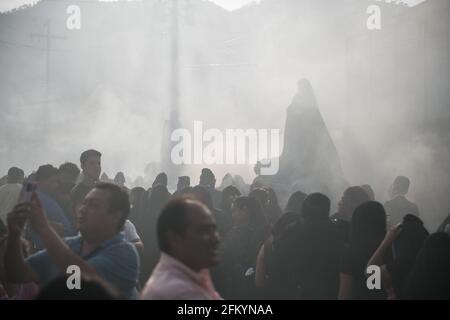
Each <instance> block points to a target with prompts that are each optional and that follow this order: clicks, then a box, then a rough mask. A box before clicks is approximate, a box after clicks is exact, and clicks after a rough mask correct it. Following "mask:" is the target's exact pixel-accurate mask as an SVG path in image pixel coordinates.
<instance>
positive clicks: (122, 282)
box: [26, 233, 139, 299]
mask: <svg viewBox="0 0 450 320" xmlns="http://www.w3.org/2000/svg"><path fill="white" fill-rule="evenodd" d="M65 243H66V244H67V245H68V246H69V248H70V249H71V250H72V251H73V252H74V253H76V254H77V255H79V256H81V257H82V258H83V259H84V260H86V261H87V262H88V263H89V264H90V265H91V266H93V267H94V268H95V270H96V271H97V273H98V274H99V275H100V277H101V278H103V279H104V280H106V281H107V282H109V283H110V284H111V285H113V286H114V287H116V288H117V289H118V290H119V292H120V295H121V298H123V299H136V298H137V289H136V286H137V284H138V278H139V257H138V253H137V251H136V249H135V247H134V246H133V245H132V244H131V243H129V242H127V241H126V240H125V239H124V235H123V234H122V233H118V234H117V235H116V236H114V237H113V238H111V239H109V240H107V241H105V242H104V243H103V244H101V245H100V246H99V247H98V248H96V249H95V250H94V251H92V252H90V253H89V254H87V255H84V256H83V255H82V254H81V250H82V247H83V238H82V236H76V237H72V238H66V239H65ZM26 262H27V263H28V264H29V265H30V266H31V267H32V268H33V270H34V271H35V272H36V273H37V274H38V275H39V278H40V284H41V285H45V284H47V283H49V282H50V281H51V280H54V279H55V278H57V277H58V276H60V275H62V274H64V273H63V272H62V271H61V270H60V269H59V268H58V267H57V266H56V265H55V264H54V263H53V261H52V259H51V257H50V255H49V254H48V252H47V250H42V251H39V252H37V253H35V254H34V255H32V256H30V257H28V258H27V259H26Z"/></svg>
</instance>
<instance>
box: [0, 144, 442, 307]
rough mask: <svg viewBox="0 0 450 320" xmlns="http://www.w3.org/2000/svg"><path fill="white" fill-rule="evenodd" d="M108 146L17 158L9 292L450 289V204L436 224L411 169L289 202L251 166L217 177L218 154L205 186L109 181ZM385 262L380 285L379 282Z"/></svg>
mask: <svg viewBox="0 0 450 320" xmlns="http://www.w3.org/2000/svg"><path fill="white" fill-rule="evenodd" d="M101 157H102V155H101V153H100V152H99V151H96V150H87V151H85V152H83V153H82V154H81V156H80V168H79V167H78V165H76V164H74V163H70V162H67V163H64V164H62V165H60V166H59V168H56V167H54V166H53V165H50V164H45V165H41V166H40V167H39V168H38V169H37V170H36V171H35V172H33V173H32V174H30V175H28V176H27V177H25V173H24V171H23V170H21V169H20V168H17V167H12V168H10V169H9V171H8V173H7V176H6V178H5V179H2V182H1V186H0V298H1V299H17V300H30V299H143V300H146V299H151V300H154V299H156V300H161V299H164V300H165V299H167V300H179V299H182V300H184V299H186V300H197V299H199V300H202V299H206V300H216V299H245V300H250V299H251V300H255V299H321V300H322V299H324V300H334V299H369V300H372V299H449V298H450V273H449V270H450V215H449V217H447V218H446V219H445V221H443V222H442V225H441V226H440V227H439V228H438V230H433V232H431V231H430V230H427V228H426V227H425V226H424V223H423V221H422V220H421V214H423V213H420V212H419V209H418V206H417V205H416V204H414V203H412V202H410V201H409V200H408V199H407V193H408V190H409V185H410V181H409V179H408V178H407V177H404V176H399V177H397V178H395V179H394V181H393V183H392V186H391V188H390V190H389V195H390V200H389V201H387V202H386V203H384V204H381V203H380V202H377V201H376V197H375V195H374V192H373V190H372V188H371V187H370V185H363V186H350V187H348V188H347V189H346V190H345V192H344V193H343V195H342V198H341V200H340V202H339V205H338V210H337V212H330V207H331V206H330V199H329V198H328V197H327V196H326V195H324V194H321V193H311V194H305V193H304V192H302V191H301V190H297V191H295V192H294V193H292V194H291V195H290V197H289V201H288V202H287V204H286V206H285V207H284V208H281V207H280V204H279V202H278V201H277V198H278V197H277V194H276V193H275V191H274V190H273V189H271V188H270V187H268V186H264V185H261V184H260V183H253V184H250V185H247V184H245V182H244V181H243V179H242V178H241V177H239V176H234V177H233V176H231V175H230V174H227V175H225V177H224V178H223V181H222V183H221V185H220V186H218V187H216V178H215V175H214V173H213V172H212V171H211V170H210V169H208V168H204V169H202V171H201V174H200V182H199V185H196V186H191V178H190V177H188V176H181V177H179V178H178V183H177V189H176V190H175V191H174V192H173V193H171V192H170V191H169V190H168V177H167V175H166V174H165V173H160V174H159V175H157V176H156V178H155V180H154V182H153V184H152V186H151V187H150V188H149V189H148V190H146V189H145V188H143V187H134V188H132V189H128V188H127V187H126V186H125V183H126V181H125V176H124V174H123V173H121V172H120V173H118V174H117V175H116V177H115V179H114V180H113V181H112V182H111V181H109V182H104V181H101V180H102V179H101V178H100V174H101V171H102V169H101V160H102V158H101ZM80 169H81V170H80ZM30 185H31V186H35V190H34V189H32V192H31V193H29V192H28V191H27V190H26V187H24V186H30ZM27 194H30V198H27V197H25V195H27ZM74 266H75V267H76V269H78V270H79V271H80V279H79V282H80V283H79V286H78V287H77V286H75V288H74V287H73V286H70V285H69V283H70V282H71V281H73V277H72V274H71V273H70V272H69V271H68V270H73V267H74ZM374 266H375V267H376V270H379V282H380V284H381V285H379V286H376V285H375V286H371V285H369V282H370V281H371V277H372V273H371V272H369V271H368V270H369V269H370V270H372V269H373V267H374ZM368 267H371V268H368ZM71 268H72V269H71ZM375 275H376V274H375ZM75 282H76V281H75ZM376 282H377V281H375V283H376Z"/></svg>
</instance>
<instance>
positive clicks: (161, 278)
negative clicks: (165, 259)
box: [141, 269, 205, 300]
mask: <svg viewBox="0 0 450 320" xmlns="http://www.w3.org/2000/svg"><path fill="white" fill-rule="evenodd" d="M155 276H156V277H154V276H152V279H151V280H149V284H147V285H146V287H145V288H144V290H143V291H142V297H141V298H142V299H144V300H193V299H205V297H204V296H203V294H202V293H201V291H200V289H199V288H198V287H197V286H195V285H193V284H192V283H191V282H189V281H188V280H187V279H186V277H185V276H184V275H182V274H181V273H179V272H177V271H176V270H172V269H170V270H164V271H160V272H159V273H158V274H156V275H155Z"/></svg>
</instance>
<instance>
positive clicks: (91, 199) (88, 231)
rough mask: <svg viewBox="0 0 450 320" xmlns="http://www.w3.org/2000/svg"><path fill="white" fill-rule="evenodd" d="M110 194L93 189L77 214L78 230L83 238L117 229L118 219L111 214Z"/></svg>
mask: <svg viewBox="0 0 450 320" xmlns="http://www.w3.org/2000/svg"><path fill="white" fill-rule="evenodd" d="M109 197H110V194H109V192H107V191H105V190H99V189H96V188H94V189H92V190H91V191H90V192H89V193H88V194H87V195H86V197H85V198H84V201H83V203H82V204H81V206H79V209H78V212H77V218H78V220H77V222H78V228H79V230H80V232H81V234H82V235H83V236H85V235H87V236H88V237H90V236H96V235H101V234H103V232H104V231H106V232H109V231H110V230H114V229H115V228H117V223H118V221H117V220H118V219H117V217H116V215H115V214H113V213H112V212H109V211H110V210H109Z"/></svg>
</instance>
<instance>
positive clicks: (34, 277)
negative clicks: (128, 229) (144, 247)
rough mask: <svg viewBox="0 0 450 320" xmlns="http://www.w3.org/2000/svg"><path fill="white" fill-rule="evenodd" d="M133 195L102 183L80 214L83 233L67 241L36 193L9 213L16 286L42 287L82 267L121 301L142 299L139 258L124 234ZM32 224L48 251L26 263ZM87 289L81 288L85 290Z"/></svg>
mask: <svg viewBox="0 0 450 320" xmlns="http://www.w3.org/2000/svg"><path fill="white" fill-rule="evenodd" d="M129 210H130V204H129V200H128V195H127V194H126V193H125V192H124V191H123V190H122V189H120V187H118V186H115V185H113V184H109V183H100V184H97V185H96V186H95V187H94V189H92V190H91V191H90V192H89V193H88V194H87V195H86V197H85V199H84V201H83V203H82V205H81V206H80V209H79V211H78V214H77V218H78V220H77V221H78V228H79V230H80V235H78V236H76V237H72V238H66V239H62V238H61V237H60V236H59V235H58V233H57V232H56V231H55V230H54V229H53V228H52V227H51V225H50V223H49V220H48V219H47V216H46V214H45V209H44V208H43V206H42V204H41V202H40V201H39V198H38V196H37V194H36V192H33V194H32V197H31V201H29V202H22V203H19V204H17V205H16V206H15V207H14V209H13V210H12V211H11V212H10V213H9V214H8V231H9V232H8V238H7V244H6V251H5V270H6V277H7V279H8V281H9V282H11V283H26V282H37V283H39V285H40V286H41V287H42V286H44V285H46V284H47V283H49V282H51V281H52V280H54V279H56V278H57V277H58V276H60V275H63V274H66V272H67V269H68V267H69V266H73V265H75V266H78V267H79V268H80V271H81V276H83V277H90V278H95V277H99V278H101V279H102V280H104V281H106V282H108V283H109V284H111V285H113V286H114V287H115V288H117V289H118V291H119V292H120V296H121V298H124V299H133V298H136V297H137V291H136V284H137V281H138V273H139V272H138V271H139V257H138V254H137V251H136V249H135V248H134V246H133V245H132V244H130V243H128V242H127V241H125V239H124V235H123V234H122V233H121V232H120V231H121V230H122V228H123V225H124V223H125V220H126V219H127V217H128V214H129ZM26 222H29V223H30V225H31V227H32V228H33V230H35V232H36V233H37V234H38V235H39V237H40V239H41V241H42V244H43V247H44V250H41V251H39V252H37V253H35V254H33V255H31V256H30V257H28V258H26V259H24V257H23V255H22V252H21V250H20V245H21V244H20V239H21V235H22V233H23V228H24V225H25V223H26ZM82 289H83V288H81V290H82Z"/></svg>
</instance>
